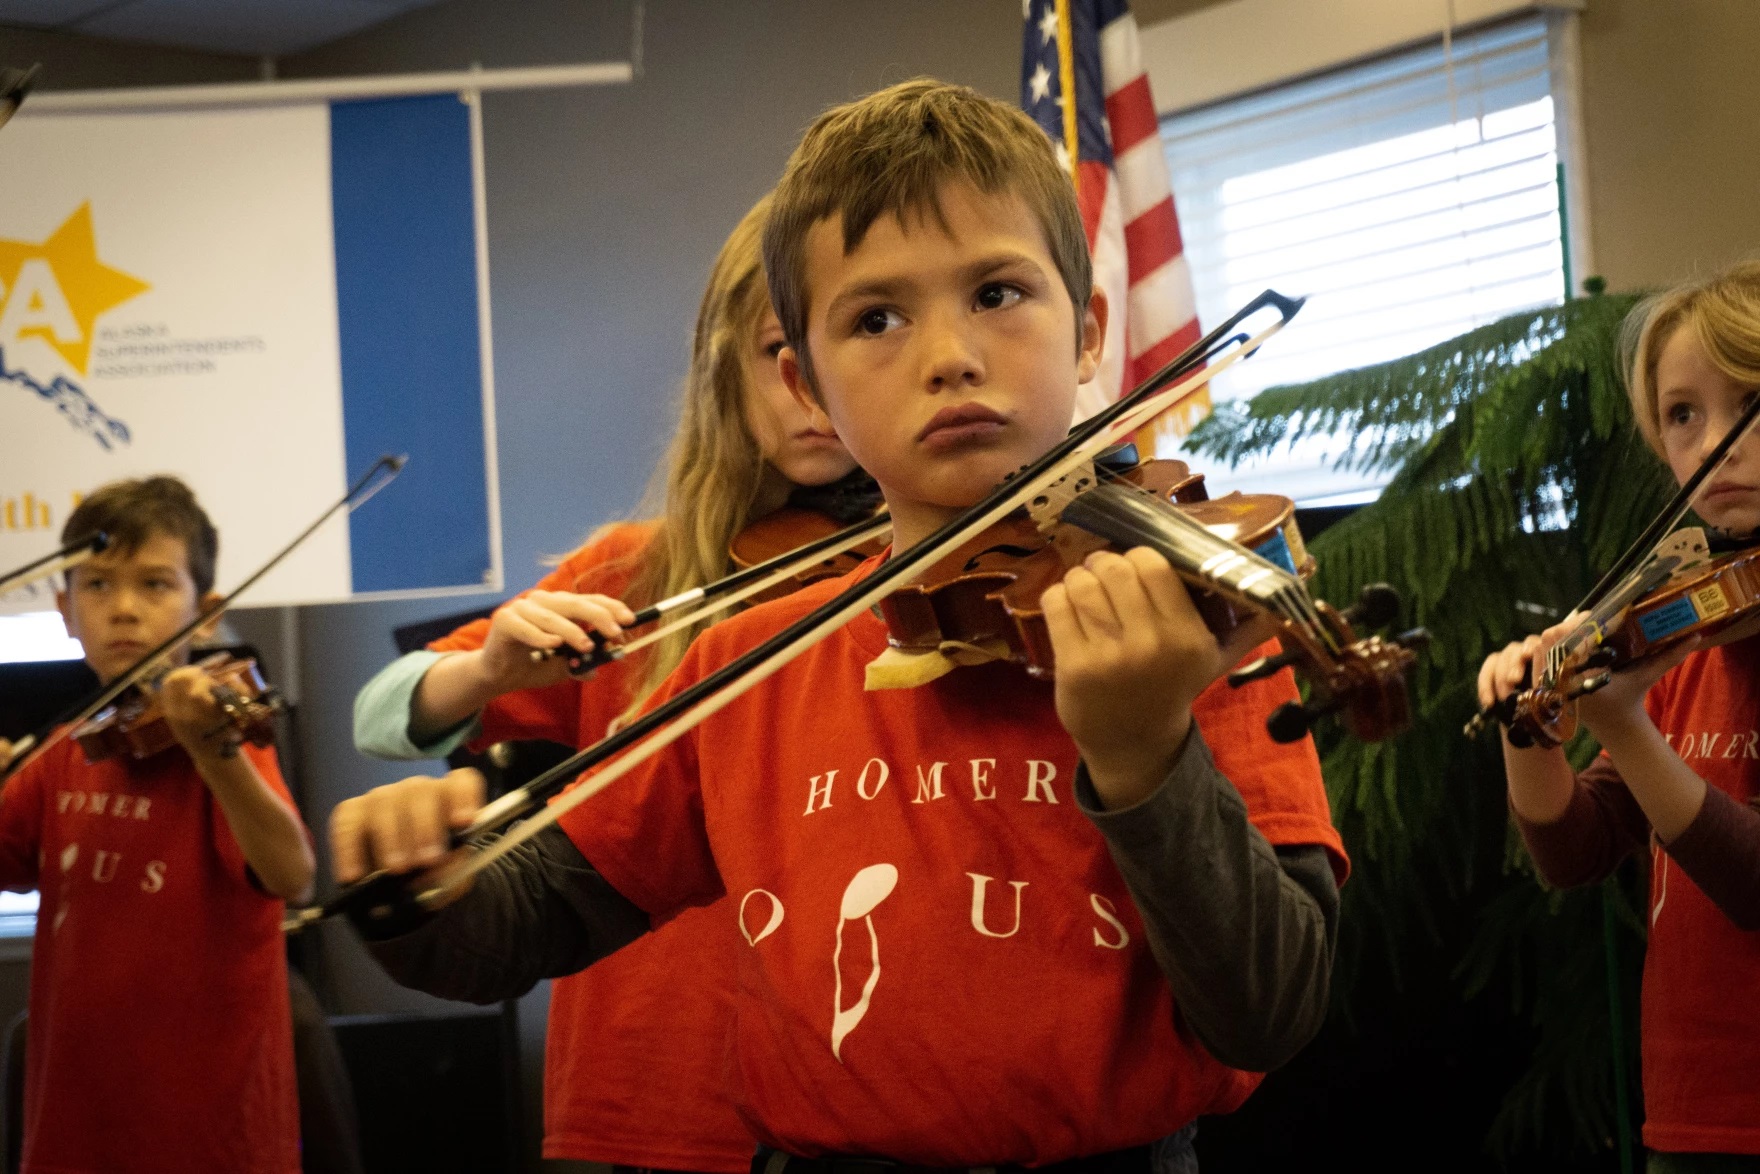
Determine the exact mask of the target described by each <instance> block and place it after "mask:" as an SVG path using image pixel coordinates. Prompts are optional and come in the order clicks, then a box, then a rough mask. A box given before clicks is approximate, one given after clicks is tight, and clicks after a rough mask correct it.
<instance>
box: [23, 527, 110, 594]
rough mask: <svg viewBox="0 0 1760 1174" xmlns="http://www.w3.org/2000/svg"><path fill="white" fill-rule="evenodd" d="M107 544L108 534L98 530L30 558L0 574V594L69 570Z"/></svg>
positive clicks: (102, 550) (108, 540)
mask: <svg viewBox="0 0 1760 1174" xmlns="http://www.w3.org/2000/svg"><path fill="white" fill-rule="evenodd" d="M109 545H110V535H108V534H106V533H104V532H103V531H102V530H99V531H98V532H97V533H96V534H93V535H91V536H90V537H87V538H81V539H80V540H79V541H78V542H70V543H68V544H67V545H66V546H63V547H62V548H61V549H60V550H57V551H53V552H52V553H49V554H46V555H44V556H43V557H42V558H39V559H32V560H31V561H30V562H28V563H26V564H25V565H24V566H22V567H19V568H18V569H16V570H12V571H8V572H6V574H4V575H0V595H4V594H5V593H6V592H8V591H11V590H13V589H14V588H16V587H23V586H24V585H25V584H26V583H34V582H36V581H37V580H38V579H41V578H44V577H46V576H48V575H53V574H55V573H56V572H57V571H71V570H72V569H73V568H74V567H77V566H79V565H80V564H81V563H83V562H85V561H86V560H87V559H89V558H91V557H92V556H93V555H94V554H103V553H104V550H105V548H106V547H108V546H109Z"/></svg>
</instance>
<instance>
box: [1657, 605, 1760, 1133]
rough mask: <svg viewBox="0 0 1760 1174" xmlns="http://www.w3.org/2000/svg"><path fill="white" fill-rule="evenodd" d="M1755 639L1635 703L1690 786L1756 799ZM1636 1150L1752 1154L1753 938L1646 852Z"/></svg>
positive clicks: (1759, 1095) (1718, 653)
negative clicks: (1690, 777)
mask: <svg viewBox="0 0 1760 1174" xmlns="http://www.w3.org/2000/svg"><path fill="white" fill-rule="evenodd" d="M1757 668H1760V637H1752V638H1749V639H1747V640H1742V641H1738V642H1736V643H1733V644H1726V645H1724V646H1723V647H1721V648H1711V649H1707V650H1705V651H1703V652H1696V653H1693V654H1692V655H1691V656H1689V657H1687V659H1686V662H1685V663H1684V664H1682V665H1681V666H1680V667H1679V668H1677V669H1674V670H1673V671H1672V672H1670V673H1669V674H1668V675H1667V676H1665V677H1663V678H1662V680H1660V681H1658V682H1657V683H1656V685H1655V686H1654V687H1652V688H1651V690H1650V693H1649V695H1648V696H1647V697H1646V698H1645V699H1644V708H1645V709H1646V710H1648V711H1649V713H1650V717H1651V720H1653V721H1654V722H1655V723H1656V728H1657V729H1659V730H1661V731H1662V733H1663V735H1664V736H1665V737H1666V738H1667V739H1668V742H1669V745H1671V746H1673V747H1674V750H1675V753H1677V754H1679V755H1680V756H1681V760H1682V761H1683V762H1685V763H1686V764H1687V765H1688V766H1689V767H1691V768H1692V769H1693V771H1694V773H1695V774H1697V775H1698V776H1699V777H1700V778H1702V779H1704V780H1705V782H1706V783H1707V784H1708V785H1710V786H1713V787H1716V788H1717V789H1718V790H1720V791H1723V792H1724V793H1725V794H1727V795H1729V796H1730V798H1732V799H1734V800H1735V801H1736V802H1738V803H1747V802H1749V801H1750V800H1752V799H1753V798H1754V797H1755V795H1757V794H1760V673H1757V672H1756V669H1757ZM1651 862H1652V865H1653V867H1652V870H1651V879H1650V947H1649V952H1648V953H1647V954H1646V956H1645V959H1644V994H1643V1049H1644V1115H1645V1122H1644V1143H1645V1144H1646V1145H1648V1146H1650V1147H1651V1148H1653V1149H1659V1150H1669V1151H1712V1152H1719V1153H1735V1154H1760V1065H1757V1064H1756V1057H1760V999H1756V998H1755V997H1754V992H1755V991H1756V990H1760V932H1755V931H1744V930H1740V929H1737V928H1736V926H1735V923H1733V922H1732V921H1730V919H1729V918H1727V917H1725V916H1724V915H1723V913H1722V912H1721V911H1720V910H1719V909H1718V908H1717V906H1716V905H1714V904H1712V902H1711V899H1710V898H1709V897H1707V896H1706V895H1705V894H1704V893H1703V892H1702V891H1700V889H1699V886H1697V885H1695V884H1694V883H1693V881H1692V878H1691V877H1689V876H1687V874H1686V873H1685V872H1684V871H1682V869H1681V867H1680V866H1679V865H1678V864H1675V863H1674V862H1673V861H1671V860H1670V859H1669V858H1668V854H1667V853H1666V852H1664V851H1661V850H1660V849H1658V848H1657V846H1656V843H1655V839H1654V837H1652V840H1651Z"/></svg>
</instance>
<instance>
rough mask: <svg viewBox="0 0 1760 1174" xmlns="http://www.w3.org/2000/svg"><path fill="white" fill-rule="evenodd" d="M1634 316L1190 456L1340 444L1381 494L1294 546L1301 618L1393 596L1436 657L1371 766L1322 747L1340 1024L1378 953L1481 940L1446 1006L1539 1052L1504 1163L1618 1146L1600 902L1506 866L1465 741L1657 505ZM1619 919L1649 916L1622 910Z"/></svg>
mask: <svg viewBox="0 0 1760 1174" xmlns="http://www.w3.org/2000/svg"><path fill="white" fill-rule="evenodd" d="M1635 301H1636V298H1635V297H1630V296H1603V297H1593V298H1588V299H1583V300H1578V301H1572V302H1568V303H1565V304H1564V305H1560V306H1549V307H1544V308H1541V309H1536V310H1530V311H1524V312H1522V313H1519V314H1514V315H1511V316H1510V317H1507V318H1504V319H1502V320H1500V321H1497V322H1493V323H1490V324H1489V325H1486V326H1482V327H1480V328H1478V329H1476V330H1473V331H1470V332H1468V333H1466V334H1464V335H1461V336H1460V337H1459V338H1455V339H1450V340H1449V341H1447V342H1445V343H1440V344H1438V345H1436V346H1433V347H1430V348H1428V349H1426V350H1424V351H1420V352H1418V353H1417V354H1414V355H1410V356H1407V357H1406V358H1403V359H1399V360H1395V361H1393V362H1389V363H1381V364H1378V365H1376V366H1373V367H1367V368H1363V369H1361V370H1357V371H1346V372H1341V373H1339V374H1337V375H1332V376H1328V377H1326V378H1324V379H1318V380H1315V381H1313V382H1311V383H1305V384H1300V385H1295V386H1285V387H1274V388H1271V389H1269V390H1267V391H1264V392H1262V393H1260V394H1259V395H1258V396H1255V397H1254V398H1253V399H1252V400H1250V401H1248V402H1246V403H1242V404H1237V405H1229V406H1225V407H1223V408H1221V409H1219V410H1218V411H1217V412H1215V413H1214V414H1213V415H1212V416H1211V417H1210V418H1209V419H1208V420H1206V421H1205V422H1204V423H1203V424H1202V425H1200V426H1199V427H1198V428H1197V429H1196V430H1195V431H1194V432H1193V433H1192V435H1191V436H1190V437H1188V438H1187V441H1186V445H1185V447H1186V449H1187V450H1188V452H1190V453H1192V454H1196V455H1197V456H1199V457H1208V458H1212V459H1214V460H1217V461H1220V462H1222V463H1223V464H1236V463H1239V462H1240V461H1242V460H1245V459H1248V458H1262V457H1266V456H1270V455H1274V454H1275V453H1276V452H1277V451H1278V450H1280V449H1282V448H1284V447H1286V446H1288V445H1289V444H1292V443H1294V442H1295V441H1298V440H1301V439H1304V438H1306V437H1311V436H1320V435H1332V434H1335V433H1343V434H1347V435H1349V436H1350V437H1351V440H1350V442H1349V444H1348V447H1347V449H1346V451H1345V453H1344V455H1343V457H1342V458H1341V459H1340V464H1341V465H1342V466H1343V467H1347V468H1351V469H1355V470H1360V471H1367V472H1379V473H1384V474H1390V475H1391V479H1390V481H1389V484H1388V487H1387V489H1386V490H1385V491H1384V493H1383V494H1382V496H1381V497H1380V499H1379V500H1377V501H1376V502H1374V503H1373V504H1371V505H1367V506H1365V507H1363V508H1362V509H1359V510H1358V511H1356V512H1355V513H1353V514H1351V515H1350V516H1349V517H1347V518H1345V519H1344V520H1343V521H1340V522H1338V523H1337V524H1335V525H1334V526H1332V527H1331V528H1330V529H1328V530H1327V531H1326V532H1325V533H1323V534H1321V535H1319V536H1318V537H1316V538H1315V539H1314V540H1313V541H1312V542H1311V543H1310V544H1309V545H1310V547H1311V548H1312V551H1313V553H1314V556H1315V558H1316V560H1317V561H1318V564H1319V569H1318V571H1317V573H1316V575H1315V579H1314V582H1313V585H1312V586H1313V588H1314V593H1315V594H1316V595H1317V596H1319V597H1321V598H1324V599H1330V600H1334V601H1345V600H1349V599H1352V598H1354V597H1355V596H1356V593H1357V591H1358V590H1359V589H1360V588H1361V587H1362V585H1363V584H1366V583H1372V582H1388V583H1392V584H1394V585H1395V586H1396V587H1398V588H1399V589H1400V591H1401V593H1402V596H1403V598H1404V601H1405V609H1406V614H1405V615H1404V616H1403V617H1402V622H1403V623H1404V624H1406V625H1409V626H1423V627H1425V628H1427V629H1429V631H1430V634H1431V643H1430V645H1429V647H1428V648H1427V649H1426V650H1425V651H1424V653H1423V656H1422V659H1421V661H1420V664H1419V666H1418V668H1417V670H1416V671H1415V673H1414V675H1413V680H1412V681H1411V700H1412V705H1413V709H1414V724H1413V727H1412V729H1410V730H1408V731H1407V732H1406V733H1404V734H1402V735H1400V736H1399V737H1397V738H1394V739H1392V740H1390V741H1387V742H1383V743H1376V744H1363V743H1359V742H1354V741H1351V740H1349V739H1348V738H1346V737H1344V736H1343V735H1342V734H1341V733H1339V732H1338V731H1337V730H1336V729H1327V728H1324V727H1323V728H1322V729H1321V730H1318V731H1317V732H1316V740H1317V742H1318V743H1319V746H1320V750H1321V754H1322V762H1323V766H1324V769H1325V774H1326V780H1327V789H1328V792H1329V795H1330V797H1331V801H1332V809H1333V816H1334V820H1335V821H1336V823H1337V824H1338V827H1339V829H1340V832H1341V834H1342V835H1343V836H1344V838H1345V843H1346V845H1347V847H1348V848H1349V850H1350V852H1351V855H1352V858H1353V861H1354V862H1355V872H1354V873H1353V877H1352V880H1351V882H1350V884H1348V885H1346V887H1345V890H1344V894H1343V900H1344V917H1343V918H1342V919H1341V923H1340V935H1341V936H1340V944H1339V959H1340V968H1339V973H1338V976H1337V978H1336V980H1335V984H1334V991H1335V995H1336V999H1335V1010H1336V1011H1337V1012H1339V1013H1341V1014H1344V1015H1346V1016H1351V1015H1352V1014H1353V1011H1354V1009H1353V1008H1352V1006H1351V1003H1350V997H1351V996H1350V987H1351V977H1352V974H1353V968H1354V967H1356V966H1358V965H1361V964H1362V963H1363V962H1364V960H1365V959H1366V958H1367V956H1368V955H1369V954H1370V952H1373V953H1374V954H1375V955H1376V958H1377V960H1379V961H1380V962H1382V963H1384V964H1386V965H1389V966H1391V967H1392V969H1393V973H1394V974H1395V976H1396V977H1397V976H1398V974H1399V961H1400V958H1401V956H1402V954H1405V953H1407V952H1409V951H1424V950H1434V949H1438V948H1441V946H1440V943H1442V942H1444V941H1445V940H1447V939H1448V937H1449V935H1447V934H1444V933H1443V932H1442V930H1443V921H1444V919H1445V918H1449V917H1458V916H1468V917H1473V918H1475V919H1476V932H1475V935H1474V937H1473V940H1472V943H1471V945H1470V946H1469V947H1468V948H1467V949H1466V950H1465V951H1464V953H1463V954H1462V956H1461V957H1459V958H1457V959H1455V961H1454V969H1455V972H1456V974H1457V976H1458V982H1459V984H1460V993H1461V994H1462V996H1463V997H1472V996H1475V995H1481V994H1483V993H1485V992H1487V991H1492V990H1499V991H1503V992H1504V993H1505V994H1506V995H1507V997H1509V998H1510V999H1511V1000H1512V1003H1513V1005H1514V1006H1516V1007H1518V1008H1520V1009H1523V1010H1524V1012H1525V1013H1526V1014H1528V1015H1529V1016H1530V1017H1531V1018H1532V1020H1533V1022H1534V1023H1535V1024H1536V1027H1537V1033H1538V1034H1537V1039H1538V1042H1537V1044H1536V1046H1535V1050H1534V1053H1533V1056H1532V1062H1531V1064H1530V1066H1529V1067H1528V1069H1527V1071H1526V1072H1525V1073H1524V1074H1523V1075H1522V1076H1521V1077H1520V1079H1519V1080H1518V1081H1517V1082H1516V1083H1515V1085H1514V1087H1512V1088H1511V1089H1510V1090H1509V1092H1508V1094H1507V1096H1506V1099H1505V1103H1504V1108H1503V1111H1502V1112H1501V1113H1500V1115H1499V1117H1498V1119H1497V1121H1496V1122H1495V1124H1494V1125H1493V1127H1492V1131H1491V1134H1490V1136H1489V1138H1488V1139H1487V1144H1488V1145H1489V1146H1490V1148H1491V1149H1492V1150H1493V1152H1494V1153H1496V1154H1498V1155H1499V1156H1501V1157H1503V1158H1505V1159H1508V1158H1509V1157H1511V1156H1513V1155H1516V1154H1519V1153H1527V1152H1534V1151H1544V1152H1548V1153H1555V1154H1556V1153H1563V1152H1566V1151H1570V1150H1581V1149H1585V1148H1594V1147H1602V1146H1605V1144H1606V1141H1607V1138H1608V1137H1609V1136H1610V1135H1611V1133H1612V1132H1613V1130H1614V1124H1613V1082H1612V1074H1611V1066H1610V1059H1609V1056H1610V1040H1609V1037H1608V1029H1607V1024H1608V1022H1609V1018H1608V1016H1609V1006H1608V1004H1607V1001H1606V997H1605V995H1606V981H1605V967H1606V963H1605V959H1604V956H1603V946H1604V934H1603V932H1602V923H1601V920H1600V918H1601V913H1600V908H1601V906H1600V902H1601V900H1602V897H1601V896H1600V895H1599V894H1598V893H1578V894H1553V893H1547V892H1545V891H1544V890H1542V889H1541V888H1540V887H1539V886H1538V884H1537V883H1536V881H1535V879H1534V877H1533V875H1532V872H1531V869H1530V868H1529V867H1528V865H1527V862H1526V859H1525V856H1524V855H1523V854H1522V852H1521V850H1520V848H1519V846H1516V847H1514V848H1512V844H1514V843H1515V841H1514V839H1513V837H1512V833H1511V832H1510V829H1509V827H1508V821H1507V818H1506V813H1505V808H1504V800H1503V793H1504V783H1503V768H1502V759H1501V754H1500V752H1499V750H1498V748H1497V746H1496V745H1495V742H1494V740H1493V739H1491V738H1489V737H1487V738H1486V739H1484V740H1483V741H1482V742H1481V743H1479V744H1476V745H1474V744H1469V743H1467V742H1466V741H1465V740H1464V739H1463V738H1462V736H1461V733H1460V731H1461V727H1462V725H1463V724H1464V723H1465V722H1466V720H1467V719H1468V718H1469V717H1470V716H1471V715H1472V714H1473V712H1474V711H1475V710H1476V708H1477V703H1476V698H1475V696H1474V689H1475V680H1476V677H1477V673H1478V668H1479V665H1480V664H1481V662H1482V661H1483V660H1484V658H1485V656H1486V655H1487V654H1489V653H1490V652H1492V651H1493V650H1495V649H1497V648H1499V647H1501V646H1502V645H1503V644H1505V643H1507V642H1508V641H1510V640H1513V639H1517V638H1520V637H1521V636H1524V635H1526V634H1528V633H1530V632H1534V631H1538V630H1540V629H1541V628H1543V627H1546V626H1548V625H1549V624H1551V623H1555V622H1557V620H1558V619H1559V618H1562V616H1563V615H1564V614H1565V613H1566V612H1567V611H1568V610H1569V609H1570V607H1571V606H1572V605H1573V604H1574V603H1575V602H1576V600H1577V599H1578V598H1580V597H1581V595H1582V594H1583V593H1584V592H1585V591H1586V590H1587V588H1588V586H1589V585H1590V584H1591V583H1592V582H1593V581H1594V578H1595V573H1596V571H1598V570H1599V569H1601V568H1604V567H1606V566H1607V565H1609V564H1610V563H1611V562H1612V561H1613V559H1614V558H1615V556H1617V555H1618V554H1619V553H1620V552H1621V551H1623V550H1624V549H1625V548H1626V546H1628V545H1629V544H1630V543H1631V542H1632V541H1633V540H1634V539H1635V538H1636V537H1637V535H1638V533H1639V532H1640V531H1641V529H1642V528H1643V526H1644V525H1645V524H1646V523H1647V522H1648V521H1649V519H1650V518H1651V517H1652V516H1653V515H1654V514H1655V513H1656V512H1657V510H1658V509H1659V508H1660V507H1661V505H1662V503H1663V502H1664V501H1665V500H1666V499H1667V497H1668V495H1669V493H1670V491H1671V489H1672V484H1671V482H1670V480H1669V477H1668V475H1667V472H1666V470H1665V469H1664V468H1663V467H1662V465H1661V463H1660V462H1659V461H1657V460H1656V459H1655V457H1654V456H1653V455H1651V454H1650V453H1649V451H1648V450H1647V449H1646V448H1645V447H1644V445H1643V443H1642V441H1641V440H1639V439H1638V437H1637V434H1636V431H1635V429H1634V428H1633V427H1632V423H1631V412H1630V408H1629V405H1628V403H1627V400H1626V396H1625V391H1624V388H1623V384H1622V381H1621V378H1620V373H1619V369H1618V354H1617V343H1618V338H1619V331H1620V325H1621V322H1622V321H1623V319H1624V318H1625V316H1626V314H1627V312H1628V311H1629V310H1630V308H1631V307H1632V305H1633V304H1634V303H1635ZM1571 749H1572V752H1573V754H1574V755H1575V756H1582V755H1585V754H1588V753H1593V750H1594V748H1593V746H1592V745H1589V744H1587V743H1582V744H1578V745H1574V746H1573V747H1572V748H1571ZM1625 883H1626V884H1627V885H1628V886H1631V885H1636V884H1637V883H1638V882H1637V881H1636V880H1632V879H1628V880H1627V881H1626V882H1625ZM1630 901H1631V902H1632V903H1633V907H1639V908H1641V906H1642V898H1641V896H1640V895H1637V894H1636V891H1635V890H1633V892H1632V894H1631V896H1630ZM1634 926H1635V928H1634ZM1641 928H1642V918H1641V917H1639V918H1638V919H1636V921H1635V922H1634V923H1630V924H1628V925H1627V927H1626V929H1625V930H1624V931H1622V935H1623V940H1622V941H1621V942H1620V943H1617V944H1618V946H1619V954H1618V956H1619V958H1620V959H1621V965H1622V966H1623V967H1625V968H1626V970H1628V971H1630V974H1629V975H1628V977H1630V978H1631V981H1632V982H1633V984H1634V986H1633V988H1632V989H1635V981H1636V980H1635V974H1636V971H1635V966H1636V959H1637V957H1638V952H1639V949H1640V947H1639V946H1638V945H1637V944H1636V943H1637V942H1638V940H1639V935H1640V933H1641ZM1633 1018H1635V1017H1634V1016H1630V1015H1628V1017H1627V1022H1628V1025H1631V1020H1632V1019H1633ZM1634 1038H1635V1037H1634ZM1628 1052H1629V1054H1630V1055H1632V1056H1634V1057H1635V1055H1636V1049H1635V1046H1634V1047H1632V1048H1630V1049H1628ZM1633 1062H1635V1060H1634V1061H1633Z"/></svg>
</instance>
